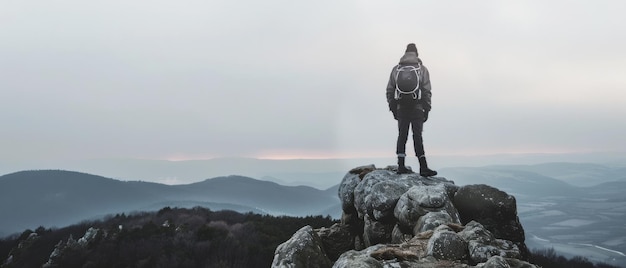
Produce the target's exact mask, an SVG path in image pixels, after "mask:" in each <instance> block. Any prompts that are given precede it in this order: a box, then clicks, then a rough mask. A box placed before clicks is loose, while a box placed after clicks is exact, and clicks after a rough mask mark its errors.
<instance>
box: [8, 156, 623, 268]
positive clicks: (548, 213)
mask: <svg viewBox="0 0 626 268" xmlns="http://www.w3.org/2000/svg"><path fill="white" fill-rule="evenodd" d="M328 173H330V172H328ZM440 174H441V175H442V176H443V177H445V178H447V179H449V180H452V181H454V182H455V184H457V185H468V184H487V185H490V186H493V187H496V188H498V189H500V190H502V191H505V192H507V193H509V194H511V195H513V196H515V198H516V201H517V210H518V215H519V218H520V222H521V223H522V225H523V227H524V230H525V232H526V243H527V245H528V246H529V248H531V249H554V250H555V251H556V252H558V253H559V254H561V255H564V256H566V257H574V256H583V257H585V258H588V259H589V260H592V261H594V262H604V263H607V264H611V265H624V263H626V255H625V253H626V228H625V227H626V226H625V223H624V219H626V197H624V196H623V192H624V190H625V189H626V169H625V168H620V167H608V166H603V165H598V164H571V163H547V164H539V165H500V166H485V167H455V168H444V169H441V173H440ZM307 176H310V174H308V175H307ZM335 179H336V183H337V185H335V186H332V187H329V188H327V189H317V188H313V187H310V186H285V185H281V184H278V183H275V182H270V181H264V180H258V179H254V178H249V177H244V176H225V177H216V178H211V179H207V180H204V181H201V182H197V183H191V184H181V185H165V184H159V183H152V182H142V181H120V180H115V179H110V178H105V177H101V176H97V175H90V174H85V173H79V172H72V171H61V170H36V171H21V172H16V173H11V174H7V175H4V176H1V177H0V215H3V216H2V220H1V221H0V237H7V236H10V235H15V234H19V233H21V232H23V231H24V230H26V229H31V230H34V229H36V228H38V227H40V226H43V227H45V228H51V227H52V228H60V227H64V226H68V225H71V224H77V223H80V222H82V221H85V220H97V219H102V218H104V217H107V215H116V214H119V213H127V214H129V213H131V214H132V213H140V212H143V211H158V210H161V209H162V208H164V207H172V208H193V207H204V208H208V209H210V210H211V211H221V210H231V211H236V212H240V213H248V212H252V213H254V214H258V215H274V216H280V215H288V216H299V217H304V216H310V215H321V216H322V217H325V216H327V215H329V216H330V217H331V218H332V219H336V220H337V219H340V218H341V204H340V201H339V199H338V196H337V190H338V183H339V182H340V181H341V179H342V178H341V177H337V178H335ZM129 215H130V214H129ZM109 217H110V216H109ZM159 224H160V223H159ZM0 257H1V258H5V257H6V256H0ZM3 261H4V260H3Z"/></svg>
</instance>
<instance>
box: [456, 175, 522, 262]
mask: <svg viewBox="0 0 626 268" xmlns="http://www.w3.org/2000/svg"><path fill="white" fill-rule="evenodd" d="M453 202H454V206H455V207H456V209H457V210H458V211H459V215H460V216H461V223H463V224H467V223H469V222H470V221H477V222H480V223H481V224H482V225H483V226H484V227H485V228H486V229H487V230H489V231H490V232H491V233H493V235H494V236H495V237H496V238H500V239H505V240H509V241H512V242H514V243H515V244H516V245H517V246H518V247H519V249H520V251H521V254H522V257H523V258H526V257H527V256H528V254H529V253H528V249H527V247H526V245H525V244H524V240H525V236H524V229H523V228H522V224H521V223H520V221H519V218H518V216H517V204H516V202H515V197H513V196H512V195H509V194H507V193H505V192H503V191H500V190H498V189H496V188H494V187H491V186H488V185H484V184H478V185H466V186H463V187H461V188H459V189H458V191H457V192H456V194H455V196H454V201H453Z"/></svg>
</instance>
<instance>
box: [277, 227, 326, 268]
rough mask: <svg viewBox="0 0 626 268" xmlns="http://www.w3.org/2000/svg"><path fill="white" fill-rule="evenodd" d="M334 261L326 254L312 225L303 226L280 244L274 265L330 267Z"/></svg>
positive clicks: (307, 267) (292, 267) (286, 266)
mask: <svg viewBox="0 0 626 268" xmlns="http://www.w3.org/2000/svg"><path fill="white" fill-rule="evenodd" d="M331 266H332V262H331V261H330V259H329V258H328V256H326V253H325V251H324V248H323V246H322V241H321V239H320V237H319V236H318V235H317V233H316V232H315V231H313V228H311V226H308V225H307V226H305V227H302V228H301V229H300V230H298V231H297V232H296V233H295V234H294V235H293V236H292V237H291V238H290V239H289V240H287V241H286V242H284V243H282V244H280V245H278V247H277V248H276V251H275V252H274V260H273V262H272V267H276V268H300V267H302V268H304V267H306V268H328V267H331Z"/></svg>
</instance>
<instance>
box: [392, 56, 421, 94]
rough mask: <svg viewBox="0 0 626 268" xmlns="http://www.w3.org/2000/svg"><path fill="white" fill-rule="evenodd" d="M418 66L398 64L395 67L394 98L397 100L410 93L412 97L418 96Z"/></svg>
mask: <svg viewBox="0 0 626 268" xmlns="http://www.w3.org/2000/svg"><path fill="white" fill-rule="evenodd" d="M420 67H421V66H417V67H416V66H412V65H406V66H402V65H398V67H397V68H396V93H395V99H396V100H399V99H401V98H402V97H403V96H404V95H412V96H411V97H413V99H414V100H415V99H418V97H419V95H418V94H419V86H420Z"/></svg>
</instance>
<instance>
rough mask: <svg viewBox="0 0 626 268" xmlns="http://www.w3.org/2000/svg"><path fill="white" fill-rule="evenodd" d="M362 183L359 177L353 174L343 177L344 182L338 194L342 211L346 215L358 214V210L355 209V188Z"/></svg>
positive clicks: (340, 185) (342, 181)
mask: <svg viewBox="0 0 626 268" xmlns="http://www.w3.org/2000/svg"><path fill="white" fill-rule="evenodd" d="M360 181H361V179H360V178H359V175H358V174H353V173H347V174H346V175H345V176H344V177H343V180H341V184H339V190H338V192H337V194H338V196H339V200H340V201H341V209H342V210H343V211H344V213H348V214H354V213H356V209H355V208H354V188H355V187H356V186H357V185H358V184H359V182H360Z"/></svg>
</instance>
